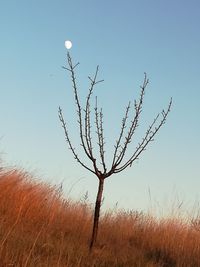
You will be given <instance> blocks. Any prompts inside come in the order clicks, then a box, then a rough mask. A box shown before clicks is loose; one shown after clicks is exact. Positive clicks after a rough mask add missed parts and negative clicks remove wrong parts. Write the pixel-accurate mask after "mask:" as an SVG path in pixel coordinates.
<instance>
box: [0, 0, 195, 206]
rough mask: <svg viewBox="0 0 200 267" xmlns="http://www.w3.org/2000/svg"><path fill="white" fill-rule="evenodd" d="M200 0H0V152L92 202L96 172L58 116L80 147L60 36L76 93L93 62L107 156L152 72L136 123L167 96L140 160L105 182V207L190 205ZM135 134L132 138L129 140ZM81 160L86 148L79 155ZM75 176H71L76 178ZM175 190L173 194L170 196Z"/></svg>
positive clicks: (83, 93)
mask: <svg viewBox="0 0 200 267" xmlns="http://www.w3.org/2000/svg"><path fill="white" fill-rule="evenodd" d="M199 14H200V2H199V1H198V0H196V1H195V0H191V1H181V0H176V1H172V0H169V1H160V0H154V1H149V0H146V1H145V0H138V1H135V0H132V1H131V0H129V1H118V0H117V1H112V0H110V1H105V0H102V1H95V0H90V1H89V0H84V1H82V0H76V1H67V0H65V1H64V0H59V1H55V0H48V1H47V0H42V1H39V0H35V1H31V0H30V1H25V0H18V1H15V0H7V1H5V0H2V1H1V8H0V32H1V49H0V77H1V78H0V125H1V127H0V136H1V139H0V151H1V152H2V159H3V161H4V164H5V165H17V166H20V167H23V168H25V169H26V170H28V171H29V170H30V171H33V172H34V173H36V175H37V176H39V177H40V178H41V179H44V180H45V181H46V180H47V181H49V182H50V183H56V184H58V183H60V182H61V181H64V183H63V187H64V191H65V192H66V194H67V193H69V191H70V196H72V197H74V198H80V197H81V196H82V195H83V194H84V193H85V192H86V191H87V190H88V192H89V198H90V200H91V201H94V197H95V194H96V190H97V179H96V177H95V176H93V175H92V174H91V173H88V172H87V171H86V170H85V169H82V168H81V166H79V165H78V164H77V163H76V162H75V161H74V159H73V157H72V155H71V153H70V151H69V150H68V149H67V146H66V143H65V140H64V135H63V131H62V128H61V125H60V122H59V120H58V113H57V110H58V106H59V105H60V106H61V107H62V108H63V111H64V114H65V117H66V120H67V121H68V122H69V131H70V134H71V136H72V140H73V143H74V146H76V147H77V151H80V148H79V143H80V142H79V139H78V134H77V128H76V126H75V125H76V124H75V120H76V117H75V115H76V113H75V105H74V102H73V95H72V89H71V84H70V78H69V74H68V73H67V72H66V71H65V70H63V69H62V68H61V66H63V65H65V64H66V54H67V51H66V48H65V47H64V41H65V40H67V39H69V40H71V41H72V42H73V47H72V49H71V50H70V53H71V56H72V57H73V59H74V61H75V62H76V61H79V62H80V63H81V64H80V66H79V67H78V68H77V79H78V84H79V92H80V96H81V100H82V101H84V100H85V96H86V94H87V88H88V80H87V76H88V75H91V74H93V73H94V71H95V67H96V65H97V64H99V65H100V73H99V77H100V78H101V79H104V80H105V81H104V83H101V84H99V85H98V88H96V94H97V95H98V96H99V102H100V104H101V105H102V107H103V110H104V121H105V135H106V138H107V145H108V147H107V152H108V158H109V155H111V154H112V150H111V148H112V145H114V143H115V139H116V137H117V136H116V134H117V133H118V131H119V126H120V122H121V118H122V115H123V111H124V108H125V106H126V105H127V103H128V101H129V100H133V99H134V98H135V97H137V96H138V93H139V86H140V84H141V82H142V79H143V73H144V71H146V72H147V74H148V77H149V79H150V85H149V87H148V90H147V93H146V98H145V103H144V110H143V111H144V113H143V116H142V121H141V123H140V126H141V129H140V130H139V131H138V134H139V135H138V138H139V137H140V136H142V133H143V132H144V131H145V127H148V125H149V123H150V122H151V120H152V119H153V117H154V116H155V115H156V114H157V112H159V111H161V110H162V108H163V107H166V106H167V104H168V101H169V99H170V97H171V96H172V97H173V107H172V111H171V113H170V115H169V117H168V120H167V123H166V124H165V125H164V127H163V128H162V129H161V131H160V132H159V133H158V135H157V137H156V138H155V142H153V143H151V144H150V146H149V147H148V149H147V151H145V152H144V154H142V156H141V157H140V159H139V161H137V162H135V164H133V166H132V168H128V169H127V170H125V171H124V172H123V173H120V174H118V175H115V176H112V177H110V178H109V179H108V180H107V181H106V185H105V193H104V196H105V202H104V205H105V207H113V205H114V204H115V203H116V202H119V206H120V207H121V208H133V209H148V208H149V207H150V197H149V195H148V188H150V191H151V201H152V204H153V205H157V204H156V203H159V205H160V206H162V207H164V206H165V205H166V204H167V203H168V204H169V203H171V202H172V200H173V201H174V200H175V199H176V200H177V199H179V201H182V200H183V201H184V204H185V206H188V205H189V206H192V205H193V204H194V203H195V201H199V199H200V194H199V188H200V171H199V162H200V156H199V153H200V152H199V151H200V141H199V136H200V119H199V114H200V105H199V99H200V82H199V78H200V34H199V26H200V16H199ZM135 145H137V143H134V144H133V147H132V149H134V147H135ZM81 156H82V157H83V159H84V154H81ZM74 183H75V185H74ZM171 199H172V200H171Z"/></svg>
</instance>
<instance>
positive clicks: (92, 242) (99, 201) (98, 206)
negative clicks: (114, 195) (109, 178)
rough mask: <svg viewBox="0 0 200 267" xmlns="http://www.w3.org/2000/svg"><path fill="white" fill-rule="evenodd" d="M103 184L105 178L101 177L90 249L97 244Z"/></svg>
mask: <svg viewBox="0 0 200 267" xmlns="http://www.w3.org/2000/svg"><path fill="white" fill-rule="evenodd" d="M103 184H104V179H102V178H99V188H98V192H97V197H96V204H95V211H94V221H93V230H92V237H91V241H90V251H91V250H92V248H93V246H94V245H95V243H96V240H97V234H98V226H99V215H100V209H101V201H102V194H103Z"/></svg>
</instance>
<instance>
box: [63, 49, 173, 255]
mask: <svg viewBox="0 0 200 267" xmlns="http://www.w3.org/2000/svg"><path fill="white" fill-rule="evenodd" d="M67 60H68V67H67V68H66V67H63V68H64V69H66V70H68V71H69V72H70V74H71V79H72V86H73V93H74V98H75V103H76V106H77V116H78V125H79V133H80V140H81V146H82V148H83V151H84V153H85V154H86V155H87V157H88V158H89V160H90V161H91V166H88V165H87V164H85V163H84V162H83V161H82V159H80V157H79V155H78V154H77V152H76V150H75V148H74V146H73V145H72V143H71V139H70V137H69V134H68V128H67V125H66V122H65V120H64V117H63V113H62V109H61V108H60V107H59V111H58V112H59V119H60V121H61V124H62V127H63V129H64V133H65V138H66V141H67V143H68V145H69V148H70V150H71V151H72V153H73V155H74V158H75V159H76V160H77V161H78V163H79V164H81V165H82V166H83V167H84V168H85V169H87V170H88V171H90V172H92V173H93V174H95V175H96V176H97V178H98V180H99V186H98V192H97V196H96V204H95V210H94V221H93V231H92V237H91V241H90V250H92V248H93V246H94V244H95V242H96V240H97V233H98V225H99V216H100V208H101V201H102V194H103V187H104V181H105V179H106V178H108V177H109V176H111V175H112V174H115V173H119V172H121V171H123V170H125V169H126V168H127V167H128V166H131V165H132V163H133V162H134V161H135V160H136V159H138V158H139V156H140V154H141V153H142V152H143V151H144V150H145V149H146V147H147V145H148V144H149V143H150V142H151V141H153V140H154V136H155V135H156V134H157V132H158V131H159V129H160V128H161V126H162V125H163V124H164V123H165V121H166V118H167V116H168V114H169V112H170V108H171V105H172V99H171V100H170V102H169V104H168V107H167V109H166V110H164V109H163V110H162V112H161V114H158V115H157V116H156V117H155V118H154V120H153V122H152V123H151V124H150V125H149V127H148V129H147V131H146V133H145V134H144V136H143V138H142V139H141V142H140V143H138V145H137V147H136V148H135V150H134V152H133V153H132V154H131V156H129V157H128V159H126V160H125V159H124V157H125V154H126V152H127V148H128V147H129V145H130V143H131V141H132V137H133V135H134V133H135V131H136V129H137V127H138V123H139V119H140V114H141V112H142V107H143V99H144V95H145V89H146V87H147V85H148V83H149V80H148V79H147V75H146V73H144V80H143V84H142V85H141V86H140V89H141V91H140V96H139V99H138V100H137V101H136V100H135V101H134V116H133V118H132V120H131V121H130V126H129V127H127V122H128V116H129V112H130V108H131V103H130V102H129V103H128V106H127V107H126V110H125V115H124V117H123V119H122V123H121V129H120V134H119V137H118V139H117V140H116V144H115V146H114V153H113V158H112V163H111V167H110V168H107V164H106V162H105V148H104V147H105V140H104V128H103V113H102V109H99V108H98V102H97V97H96V104H95V108H94V124H95V128H96V133H97V140H98V149H99V156H98V159H99V161H100V164H101V168H100V167H99V166H98V164H97V157H96V155H94V149H93V139H92V134H91V128H92V123H91V105H90V100H91V96H92V94H93V91H94V87H95V86H96V85H97V84H98V83H100V82H102V81H103V80H97V75H98V70H99V67H98V66H97V68H96V72H95V74H94V76H93V77H92V78H91V77H88V78H89V80H90V87H89V91H88V94H87V98H86V103H85V108H82V107H81V104H80V100H79V95H78V90H77V83H76V77H75V68H76V67H77V66H78V65H79V63H77V64H73V62H72V58H71V56H70V54H69V52H68V53H67ZM160 117H161V118H160Z"/></svg>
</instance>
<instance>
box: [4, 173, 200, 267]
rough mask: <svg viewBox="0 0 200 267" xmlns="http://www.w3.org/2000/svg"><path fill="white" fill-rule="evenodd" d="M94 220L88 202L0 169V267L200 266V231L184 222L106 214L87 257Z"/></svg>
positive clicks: (27, 177) (124, 214)
mask: <svg viewBox="0 0 200 267" xmlns="http://www.w3.org/2000/svg"><path fill="white" fill-rule="evenodd" d="M91 221H92V211H91V209H90V207H89V206H88V205H86V204H85V203H83V202H79V203H75V202H73V201H71V200H69V199H64V198H63V197H62V195H61V192H60V190H59V189H58V188H56V187H52V186H50V185H47V184H44V183H40V182H36V181H34V180H33V179H32V177H30V175H29V174H28V173H25V172H20V171H18V170H11V171H6V170H3V169H1V170H0V267H4V266H14V267H21V266H23V267H25V266H34V267H35V266H37V267H40V266H41V267H42V266H43V267H46V266H52V267H59V266H60V267H61V266H63V267H64V266H65V267H95V266H96V267H97V266H101V267H114V266H115V267H175V266H177V267H190V266H191V267H200V231H199V230H200V227H199V228H198V227H194V225H191V224H189V223H186V222H184V221H183V220H181V219H180V218H179V219H175V218H168V219H163V220H162V219H160V220H156V219H155V218H153V217H151V216H150V215H144V214H142V213H137V212H124V211H121V212H120V211H118V212H115V213H114V214H113V213H109V212H107V213H105V214H104V215H103V216H102V219H101V223H100V232H99V238H98V244H97V247H96V248H95V250H94V251H93V253H92V254H91V255H89V253H88V244H89V238H90V234H91ZM195 226H196V224H195Z"/></svg>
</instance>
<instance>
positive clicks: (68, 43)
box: [65, 40, 72, 49]
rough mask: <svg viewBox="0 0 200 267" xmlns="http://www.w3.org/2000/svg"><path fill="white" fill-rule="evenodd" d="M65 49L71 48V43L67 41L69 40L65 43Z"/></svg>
mask: <svg viewBox="0 0 200 267" xmlns="http://www.w3.org/2000/svg"><path fill="white" fill-rule="evenodd" d="M65 47H66V48H67V49H70V48H72V42H71V41H69V40H67V41H65Z"/></svg>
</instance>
